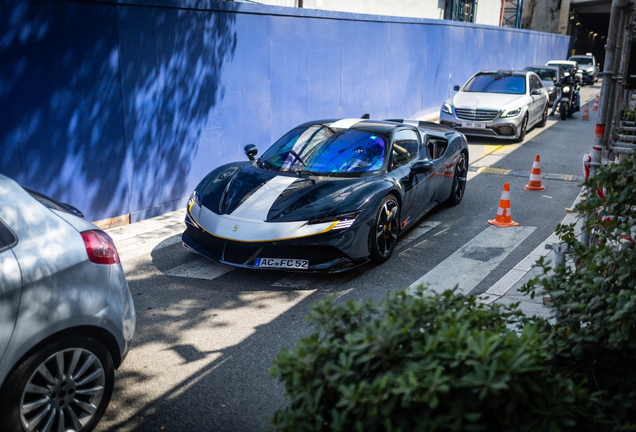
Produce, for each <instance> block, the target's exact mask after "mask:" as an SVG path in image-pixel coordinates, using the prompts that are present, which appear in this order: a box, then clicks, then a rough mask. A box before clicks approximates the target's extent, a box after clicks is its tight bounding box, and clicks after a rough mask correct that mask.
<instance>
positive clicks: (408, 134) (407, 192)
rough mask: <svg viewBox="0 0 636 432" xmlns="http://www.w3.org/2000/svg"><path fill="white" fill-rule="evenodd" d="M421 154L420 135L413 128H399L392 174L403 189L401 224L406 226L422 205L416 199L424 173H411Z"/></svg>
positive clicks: (394, 137)
mask: <svg viewBox="0 0 636 432" xmlns="http://www.w3.org/2000/svg"><path fill="white" fill-rule="evenodd" d="M419 155H420V137H419V134H418V133H417V132H415V131H414V130H413V129H410V128H408V129H406V128H405V129H399V130H397V131H396V132H395V133H394V135H393V142H392V144H391V156H390V157H391V161H390V167H391V171H390V173H391V175H393V176H394V177H395V178H396V179H397V180H398V186H399V187H400V188H401V189H402V193H403V199H402V210H401V212H400V219H401V220H400V226H401V227H405V226H406V225H407V224H408V223H409V222H412V221H413V219H414V217H416V216H417V215H416V214H415V213H416V212H417V209H418V208H419V207H420V206H421V205H422V203H421V202H419V201H418V200H416V196H417V195H418V194H417V193H416V191H417V190H418V188H419V187H420V183H422V180H423V179H421V178H420V177H421V176H422V175H415V176H414V175H412V174H411V164H412V163H413V162H415V161H416V160H417V159H418V156H419Z"/></svg>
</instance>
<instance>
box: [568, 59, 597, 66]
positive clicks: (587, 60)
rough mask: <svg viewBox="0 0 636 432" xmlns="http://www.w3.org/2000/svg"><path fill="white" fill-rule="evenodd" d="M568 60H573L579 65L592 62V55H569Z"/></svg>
mask: <svg viewBox="0 0 636 432" xmlns="http://www.w3.org/2000/svg"><path fill="white" fill-rule="evenodd" d="M570 60H572V61H575V62H577V63H578V64H580V65H591V64H592V57H570Z"/></svg>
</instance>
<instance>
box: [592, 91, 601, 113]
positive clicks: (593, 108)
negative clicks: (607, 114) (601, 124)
mask: <svg viewBox="0 0 636 432" xmlns="http://www.w3.org/2000/svg"><path fill="white" fill-rule="evenodd" d="M599 99H600V94H597V95H596V99H594V106H593V107H592V111H598V101H599Z"/></svg>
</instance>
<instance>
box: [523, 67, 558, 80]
mask: <svg viewBox="0 0 636 432" xmlns="http://www.w3.org/2000/svg"><path fill="white" fill-rule="evenodd" d="M526 70H529V71H532V72H534V73H536V74H537V75H539V78H541V79H542V80H543V81H552V78H554V79H556V77H557V71H556V69H543V68H526Z"/></svg>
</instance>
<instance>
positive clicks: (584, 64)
mask: <svg viewBox="0 0 636 432" xmlns="http://www.w3.org/2000/svg"><path fill="white" fill-rule="evenodd" d="M568 60H570V61H575V62H576V63H577V64H578V67H579V70H581V73H582V78H583V81H584V82H585V83H586V84H593V83H595V82H597V81H598V73H599V69H600V66H599V64H598V63H597V62H596V57H594V55H592V53H587V54H585V55H573V56H572V57H570V58H569V59H568Z"/></svg>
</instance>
